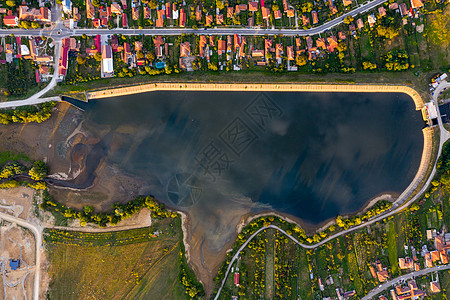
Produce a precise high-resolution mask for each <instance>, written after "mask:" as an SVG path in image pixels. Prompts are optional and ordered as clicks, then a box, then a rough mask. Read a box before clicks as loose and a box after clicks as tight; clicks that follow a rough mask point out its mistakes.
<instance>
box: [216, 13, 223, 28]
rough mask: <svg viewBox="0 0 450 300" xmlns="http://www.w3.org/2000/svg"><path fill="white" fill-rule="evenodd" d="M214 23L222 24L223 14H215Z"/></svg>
mask: <svg viewBox="0 0 450 300" xmlns="http://www.w3.org/2000/svg"><path fill="white" fill-rule="evenodd" d="M216 24H217V25H222V24H223V15H222V14H220V15H216Z"/></svg>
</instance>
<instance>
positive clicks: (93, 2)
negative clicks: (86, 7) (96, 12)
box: [92, 0, 100, 7]
mask: <svg viewBox="0 0 450 300" xmlns="http://www.w3.org/2000/svg"><path fill="white" fill-rule="evenodd" d="M92 5H94V6H95V7H100V1H99V0H92Z"/></svg>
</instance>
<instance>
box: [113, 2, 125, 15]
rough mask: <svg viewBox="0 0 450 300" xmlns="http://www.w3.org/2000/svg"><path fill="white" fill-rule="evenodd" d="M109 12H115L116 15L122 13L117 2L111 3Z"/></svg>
mask: <svg viewBox="0 0 450 300" xmlns="http://www.w3.org/2000/svg"><path fill="white" fill-rule="evenodd" d="M111 13H112V14H116V15H121V14H122V13H123V11H122V8H121V7H120V4H119V3H112V4H111Z"/></svg>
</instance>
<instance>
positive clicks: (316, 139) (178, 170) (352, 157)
mask: <svg viewBox="0 0 450 300" xmlns="http://www.w3.org/2000/svg"><path fill="white" fill-rule="evenodd" d="M83 109H85V112H84V113H83V119H84V122H83V127H85V128H86V129H87V130H89V131H90V132H93V133H95V134H96V135H97V136H98V137H99V140H100V142H99V143H98V144H99V145H100V146H99V147H93V148H92V150H91V151H90V153H89V154H88V158H87V160H86V161H87V162H88V164H87V166H86V169H85V171H86V170H88V171H89V170H92V171H89V172H91V173H92V174H89V176H85V177H83V178H84V179H83V180H85V182H81V183H80V182H78V183H77V184H80V185H85V186H89V185H91V184H92V182H94V180H95V174H94V173H95V172H94V170H95V167H96V166H95V163H96V162H98V161H99V160H100V159H101V158H104V159H105V160H106V161H107V163H108V164H111V165H114V166H115V167H116V168H117V169H119V170H121V171H122V172H124V173H127V174H131V175H132V176H136V177H139V178H141V179H142V182H143V183H142V186H141V187H140V189H139V193H141V194H152V195H154V196H155V197H156V198H157V199H159V200H161V201H162V202H164V203H166V204H168V205H170V206H174V207H177V208H179V209H181V210H184V211H187V212H189V213H190V215H191V216H192V219H193V226H194V227H196V226H197V225H199V226H200V227H203V228H205V230H204V232H205V234H206V235H207V236H208V239H209V240H210V241H211V244H210V246H212V245H214V244H216V246H217V248H220V246H222V245H223V243H224V242H223V241H221V242H218V241H216V242H214V240H215V238H214V236H219V235H220V234H221V232H222V233H223V232H225V231H226V232H228V231H229V230H231V227H233V226H235V224H236V222H237V220H238V219H239V216H240V215H242V214H244V213H249V212H252V213H256V212H259V211H266V210H275V211H278V212H283V213H287V214H290V215H292V216H294V217H298V218H301V219H303V220H305V221H307V222H309V223H313V224H317V223H320V222H322V221H325V220H327V219H329V218H332V217H335V216H336V215H338V214H346V213H352V212H356V211H358V210H359V209H361V208H362V207H363V206H364V204H365V203H367V201H369V200H370V199H373V198H375V197H377V196H380V195H382V194H392V195H394V196H396V195H399V194H400V193H401V192H402V191H403V190H404V189H405V188H406V187H407V186H408V185H409V183H410V182H411V181H412V179H413V178H414V176H415V174H416V172H417V170H418V167H419V164H420V159H421V155H422V149H423V143H424V141H423V134H422V128H423V127H424V123H423V121H422V117H421V113H420V111H416V110H415V106H414V102H413V101H412V99H411V98H410V97H409V96H407V95H406V94H401V93H299V92H290V93H288V92H220V91H218V92H200V91H199V92H164V91H158V92H151V93H142V94H135V95H129V96H122V97H114V98H105V99H98V100H95V99H94V100H90V101H89V103H87V104H83ZM78 148H79V149H82V148H83V147H82V145H75V147H74V148H73V149H72V151H74V152H76V150H77V149H78ZM72 154H73V153H72ZM89 156H90V157H91V159H90V158H89ZM89 164H90V165H91V166H90V165H89ZM231 216H235V217H231ZM230 220H234V221H233V222H234V223H233V222H232V223H233V224H230V222H229V221H230ZM207 224H210V225H211V226H210V227H208V226H209V225H208V226H207ZM227 224H228V225H227ZM219 244H220V245H219ZM212 248H216V247H214V246H212Z"/></svg>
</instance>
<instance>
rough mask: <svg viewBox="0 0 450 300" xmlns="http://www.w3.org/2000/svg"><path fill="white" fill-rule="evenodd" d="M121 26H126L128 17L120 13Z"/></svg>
mask: <svg viewBox="0 0 450 300" xmlns="http://www.w3.org/2000/svg"><path fill="white" fill-rule="evenodd" d="M122 27H123V28H127V27H128V17H127V14H122Z"/></svg>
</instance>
